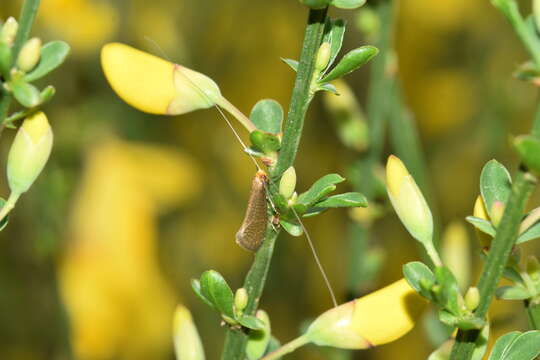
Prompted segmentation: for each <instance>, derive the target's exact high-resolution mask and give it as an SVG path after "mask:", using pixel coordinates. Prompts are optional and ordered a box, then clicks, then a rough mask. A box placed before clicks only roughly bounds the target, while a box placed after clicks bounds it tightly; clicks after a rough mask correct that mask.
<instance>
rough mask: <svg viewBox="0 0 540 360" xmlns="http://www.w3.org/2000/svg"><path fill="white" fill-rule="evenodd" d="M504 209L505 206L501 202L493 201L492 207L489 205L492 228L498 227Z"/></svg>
mask: <svg viewBox="0 0 540 360" xmlns="http://www.w3.org/2000/svg"><path fill="white" fill-rule="evenodd" d="M504 208H505V205H504V203H503V202H502V201H495V202H494V203H493V205H491V223H492V224H493V226H495V227H497V226H499V223H500V222H501V219H502V217H503V214H504Z"/></svg>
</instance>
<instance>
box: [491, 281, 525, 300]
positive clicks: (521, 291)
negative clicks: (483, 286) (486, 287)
mask: <svg viewBox="0 0 540 360" xmlns="http://www.w3.org/2000/svg"><path fill="white" fill-rule="evenodd" d="M495 296H496V297H497V298H498V299H502V300H526V299H529V298H530V297H531V296H532V295H531V293H530V292H529V290H527V289H526V288H524V287H523V286H519V285H516V286H503V287H500V288H498V289H497V290H496V291H495Z"/></svg>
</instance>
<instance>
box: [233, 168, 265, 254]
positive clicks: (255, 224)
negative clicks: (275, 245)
mask: <svg viewBox="0 0 540 360" xmlns="http://www.w3.org/2000/svg"><path fill="white" fill-rule="evenodd" d="M267 183H268V176H267V175H266V173H265V172H264V171H262V170H259V171H257V173H256V174H255V177H254V178H253V182H252V183H251V192H250V194H249V200H248V204H247V209H246V214H245V216H244V221H243V222H242V225H241V226H240V229H239V230H238V232H237V233H236V243H237V244H238V245H240V246H241V247H242V248H244V249H246V250H249V251H253V252H255V251H257V250H258V249H259V248H260V247H261V245H262V242H263V240H264V235H265V232H266V226H267V224H268V211H267V206H266V188H267V186H266V185H267Z"/></svg>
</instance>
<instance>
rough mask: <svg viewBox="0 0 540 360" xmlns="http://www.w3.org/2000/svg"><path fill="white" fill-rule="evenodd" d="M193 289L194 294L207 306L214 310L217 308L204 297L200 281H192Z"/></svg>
mask: <svg viewBox="0 0 540 360" xmlns="http://www.w3.org/2000/svg"><path fill="white" fill-rule="evenodd" d="M191 288H192V289H193V292H194V293H195V294H196V295H197V296H198V297H199V299H201V300H202V301H203V302H204V303H205V304H206V305H208V306H210V307H211V308H213V309H215V308H216V307H215V306H214V304H212V302H211V301H210V300H208V299H207V298H206V296H204V295H203V293H202V291H201V283H200V281H199V280H197V279H191Z"/></svg>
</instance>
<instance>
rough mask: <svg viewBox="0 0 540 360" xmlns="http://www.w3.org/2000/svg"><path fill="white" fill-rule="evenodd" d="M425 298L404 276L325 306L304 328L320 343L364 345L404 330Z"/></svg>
mask: <svg viewBox="0 0 540 360" xmlns="http://www.w3.org/2000/svg"><path fill="white" fill-rule="evenodd" d="M425 304H426V302H425V300H424V299H422V298H421V297H420V296H419V295H418V294H417V293H416V292H415V291H414V290H413V289H412V288H411V287H410V286H409V284H408V283H407V281H406V280H405V279H401V280H399V281H396V282H395V283H393V284H391V285H389V286H387V287H385V288H382V289H380V290H378V291H375V292H373V293H371V294H369V295H367V296H364V297H362V298H359V299H356V300H353V301H350V302H348V303H345V304H343V305H340V306H338V307H335V308H333V309H330V310H328V311H327V312H325V313H324V314H322V315H321V316H319V317H318V318H317V319H316V320H315V321H314V322H313V324H311V326H310V327H309V329H308V330H307V333H306V335H305V337H306V338H307V339H309V341H310V342H312V343H314V344H316V345H320V346H333V347H338V348H342V349H366V348H369V347H372V346H377V345H383V344H386V343H389V342H392V341H394V340H397V339H399V338H400V337H402V336H404V335H405V334H407V333H408V332H409V331H410V330H411V329H412V328H413V326H414V324H415V322H416V320H417V319H418V317H419V316H420V314H421V313H422V310H423V309H424V306H425Z"/></svg>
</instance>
